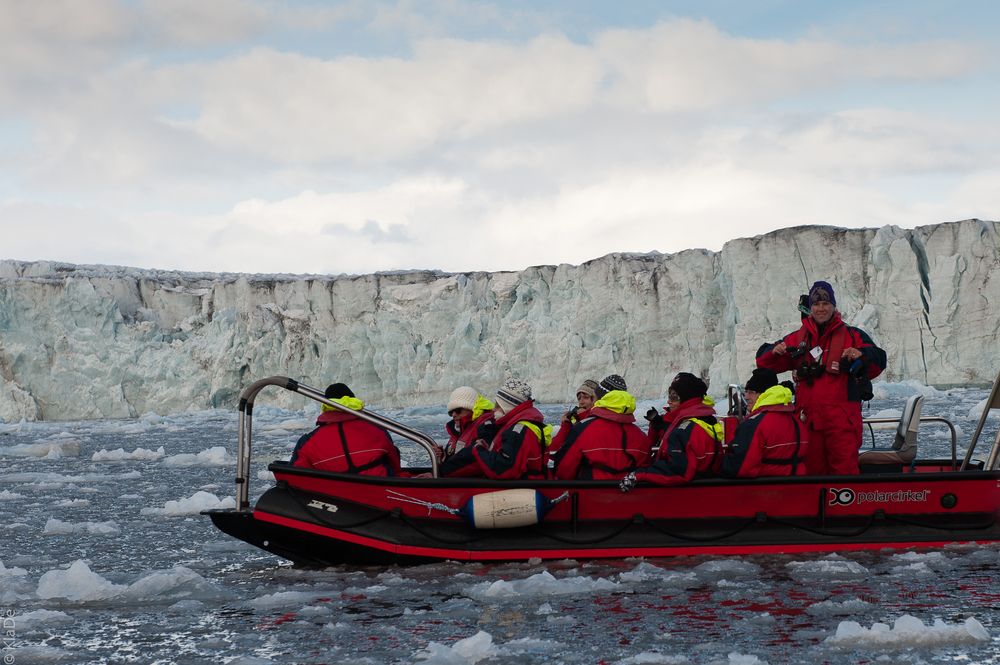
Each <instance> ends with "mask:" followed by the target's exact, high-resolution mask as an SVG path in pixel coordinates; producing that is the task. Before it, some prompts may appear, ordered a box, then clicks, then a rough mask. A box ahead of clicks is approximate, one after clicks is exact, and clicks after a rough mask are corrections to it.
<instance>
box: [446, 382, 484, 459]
mask: <svg viewBox="0 0 1000 665" xmlns="http://www.w3.org/2000/svg"><path fill="white" fill-rule="evenodd" d="M491 420H493V402H491V401H489V400H488V399H486V398H485V397H483V396H482V395H478V396H476V403H475V405H474V406H473V407H472V415H471V416H470V417H468V418H463V419H462V420H460V421H458V423H456V422H455V421H454V420H449V421H448V422H447V423H445V426H444V431H445V432H446V433H447V434H448V445H446V446H445V453H446V454H447V455H453V454H455V452H457V451H458V450H461V449H462V448H465V447H466V446H468V445H469V444H470V443H472V442H473V441H475V440H476V432H477V431H479V426H480V425H482V424H483V423H487V422H489V421H491Z"/></svg>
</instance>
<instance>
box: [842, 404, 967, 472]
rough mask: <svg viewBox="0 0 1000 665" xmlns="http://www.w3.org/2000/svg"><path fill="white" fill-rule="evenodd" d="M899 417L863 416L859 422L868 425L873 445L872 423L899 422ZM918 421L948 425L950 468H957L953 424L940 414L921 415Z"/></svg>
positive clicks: (956, 433) (956, 435)
mask: <svg viewBox="0 0 1000 665" xmlns="http://www.w3.org/2000/svg"><path fill="white" fill-rule="evenodd" d="M900 420H902V419H901V418H864V419H863V420H862V421H861V422H862V423H864V424H865V425H868V426H869V427H868V431H869V432H870V433H871V435H872V447H873V448H874V447H875V432H874V430H873V429H872V428H871V425H873V424H881V423H885V424H888V423H896V424H899V422H900ZM919 420H920V422H922V423H944V424H945V425H947V426H948V429H949V430H950V431H951V470H952V471H957V470H958V432H957V431H956V430H955V425H953V424H952V422H951V421H950V420H948V419H947V418H942V417H941V416H921V417H920V419H919Z"/></svg>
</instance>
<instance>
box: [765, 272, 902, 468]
mask: <svg viewBox="0 0 1000 665" xmlns="http://www.w3.org/2000/svg"><path fill="white" fill-rule="evenodd" d="M809 308H810V314H809V316H808V317H806V318H804V319H803V320H802V327H801V328H799V329H798V330H797V331H795V332H793V333H791V334H789V335H786V336H785V337H784V338H783V339H782V340H781V341H780V342H778V343H777V344H775V345H774V346H773V347H770V348H767V347H765V348H764V349H763V350H762V351H763V352H762V353H761V354H759V355H758V356H757V366H758V367H767V368H769V369H773V370H774V371H775V372H779V373H780V372H785V371H788V370H792V371H794V372H795V375H796V377H797V379H798V382H797V390H796V395H795V404H796V406H797V407H798V408H799V409H800V410H801V411H802V412H803V413H804V415H805V419H806V424H807V425H808V428H809V452H808V454H807V455H806V470H807V472H808V473H809V474H810V475H821V474H838V475H853V474H857V473H859V471H860V470H859V468H858V450H859V448H860V447H861V426H862V422H861V401H862V399H865V398H867V399H870V398H871V397H870V392H869V394H868V395H865V394H864V393H865V392H866V391H870V389H871V379H874V378H875V377H876V376H878V375H879V374H881V373H882V370H884V369H885V365H886V356H885V351H883V350H882V349H880V348H879V347H877V346H876V345H875V342H873V341H872V338H871V337H870V336H869V335H868V333H866V332H865V331H863V330H861V329H860V328H854V327H852V326H848V325H846V324H845V323H844V321H843V319H841V316H840V312H839V311H837V299H836V297H835V295H834V292H833V287H832V286H830V284H828V283H827V282H823V281H818V282H815V283H814V284H813V285H812V287H810V289H809Z"/></svg>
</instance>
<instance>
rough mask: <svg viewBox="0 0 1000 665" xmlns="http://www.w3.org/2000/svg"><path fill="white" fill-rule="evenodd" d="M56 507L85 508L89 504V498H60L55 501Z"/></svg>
mask: <svg viewBox="0 0 1000 665" xmlns="http://www.w3.org/2000/svg"><path fill="white" fill-rule="evenodd" d="M53 505H55V507H56V508H86V507H87V506H89V505H90V500H89V499H60V500H59V501H56V502H55V504H53Z"/></svg>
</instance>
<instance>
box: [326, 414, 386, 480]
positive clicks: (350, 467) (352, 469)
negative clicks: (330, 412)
mask: <svg viewBox="0 0 1000 665" xmlns="http://www.w3.org/2000/svg"><path fill="white" fill-rule="evenodd" d="M337 433H338V434H340V446H341V447H342V448H343V449H344V459H346V460H347V472H348V473H361V472H362V471H367V470H368V469H374V468H375V467H377V466H386V465H385V464H383V463H382V458H381V457H376V458H375V459H373V460H372V461H371V462H368V463H367V464H362V465H361V466H355V465H354V460H352V459H351V453H350V451H349V450H347V437H346V436H344V423H341V422H338V423H337ZM390 475H391V474H390Z"/></svg>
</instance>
